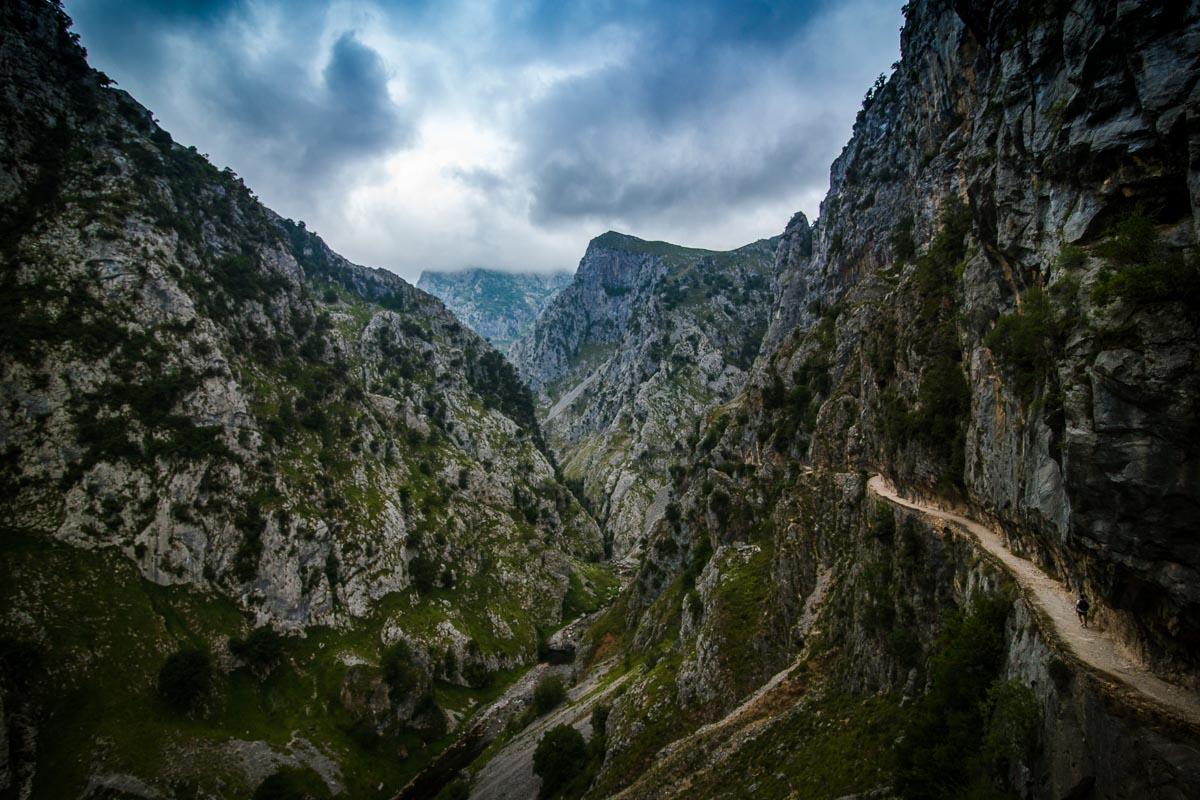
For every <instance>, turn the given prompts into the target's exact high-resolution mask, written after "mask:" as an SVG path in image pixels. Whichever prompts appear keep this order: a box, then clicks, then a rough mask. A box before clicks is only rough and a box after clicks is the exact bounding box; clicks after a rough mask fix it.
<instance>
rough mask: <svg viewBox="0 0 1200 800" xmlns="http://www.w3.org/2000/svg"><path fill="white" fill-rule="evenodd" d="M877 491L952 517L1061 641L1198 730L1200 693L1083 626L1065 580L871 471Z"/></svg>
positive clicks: (989, 532)
mask: <svg viewBox="0 0 1200 800" xmlns="http://www.w3.org/2000/svg"><path fill="white" fill-rule="evenodd" d="M867 486H868V489H869V490H870V491H871V492H872V493H874V494H875V495H877V496H879V497H881V498H883V499H884V500H887V501H888V502H891V503H893V504H895V505H898V506H902V507H904V508H908V509H912V510H913V511H917V512H919V513H921V514H925V515H927V516H930V517H933V518H936V519H940V520H942V521H944V522H948V523H950V524H952V525H954V526H955V527H957V528H959V529H960V530H962V531H966V532H967V533H968V534H970V536H971V538H972V539H973V540H974V542H975V543H976V544H978V545H979V546H980V547H982V548H983V550H984V551H986V552H987V553H988V554H989V555H990V556H991V557H992V558H993V559H994V560H995V561H997V562H998V563H999V564H1000V565H1001V566H1003V567H1004V569H1006V570H1007V571H1008V572H1009V574H1011V575H1012V577H1013V578H1014V579H1015V580H1016V581H1017V583H1018V584H1019V585H1020V586H1021V589H1022V592H1023V594H1024V596H1025V599H1026V601H1027V602H1029V603H1030V605H1031V606H1032V607H1033V610H1034V611H1035V613H1037V614H1038V615H1040V616H1041V618H1042V619H1043V620H1045V621H1047V622H1049V623H1050V624H1051V625H1052V626H1053V632H1054V636H1055V638H1056V639H1057V641H1058V643H1059V644H1060V645H1061V646H1062V647H1064V648H1066V649H1067V650H1069V651H1070V653H1071V654H1072V655H1073V656H1074V657H1075V658H1076V659H1078V660H1079V661H1080V662H1081V663H1083V664H1084V665H1085V666H1087V667H1088V668H1090V669H1091V670H1092V671H1093V672H1096V673H1099V674H1101V675H1102V676H1104V677H1105V678H1108V679H1109V680H1111V681H1115V682H1116V683H1117V684H1119V686H1120V687H1121V688H1123V689H1125V690H1126V694H1127V695H1128V698H1129V700H1131V701H1133V702H1137V701H1139V700H1140V701H1141V704H1143V705H1149V706H1152V707H1154V708H1156V709H1157V710H1158V711H1159V712H1161V713H1164V714H1165V715H1166V716H1167V717H1169V718H1175V719H1178V720H1180V721H1182V722H1184V723H1185V724H1187V725H1188V726H1189V727H1191V728H1192V729H1193V730H1200V696H1197V695H1196V693H1195V692H1192V691H1190V690H1188V689H1186V688H1184V687H1182V686H1179V685H1176V684H1174V683H1171V682H1169V681H1166V680H1164V679H1162V678H1160V677H1158V676H1157V675H1155V674H1153V673H1152V672H1150V671H1149V670H1147V669H1145V668H1143V667H1140V666H1138V665H1137V664H1136V663H1135V662H1134V661H1133V659H1132V658H1130V657H1129V656H1127V655H1126V654H1125V653H1124V651H1123V649H1122V647H1121V645H1120V644H1119V642H1118V641H1117V639H1116V638H1115V637H1114V636H1113V635H1112V634H1111V633H1109V632H1107V631H1105V630H1103V629H1101V628H1097V627H1088V628H1084V627H1083V626H1082V625H1080V623H1079V620H1078V618H1077V617H1076V615H1075V600H1074V597H1073V596H1072V595H1071V593H1070V592H1069V591H1068V590H1067V588H1066V587H1064V586H1063V585H1062V584H1061V583H1059V582H1058V581H1056V580H1054V579H1053V578H1051V577H1050V576H1049V575H1047V574H1046V573H1045V572H1043V571H1042V570H1041V569H1040V568H1039V567H1038V566H1037V565H1036V564H1034V563H1033V562H1032V561H1029V560H1028V559H1025V558H1022V557H1020V556H1018V555H1016V554H1014V553H1013V552H1012V551H1010V550H1009V549H1008V548H1007V547H1006V546H1005V544H1004V539H1003V537H1002V536H1001V535H1000V534H999V533H997V532H996V531H995V530H993V529H992V528H990V527H988V526H986V525H984V524H982V523H980V522H976V521H975V520H972V519H968V518H967V517H964V516H962V515H961V514H957V513H955V512H953V511H947V510H946V509H943V508H938V507H937V506H933V505H929V504H928V503H925V502H921V501H915V500H910V499H908V498H905V497H902V496H901V495H900V494H899V492H897V491H896V489H895V488H894V487H893V486H891V485H890V484H889V483H888V482H887V481H886V480H885V479H884V478H883V477H882V476H880V475H875V476H873V477H872V478H871V479H870V481H869V482H868V484H867Z"/></svg>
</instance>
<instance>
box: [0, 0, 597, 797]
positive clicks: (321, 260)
mask: <svg viewBox="0 0 1200 800" xmlns="http://www.w3.org/2000/svg"><path fill="white" fill-rule="evenodd" d="M0 16H2V26H3V29H4V31H5V34H4V36H3V38H2V40H0V75H3V76H4V77H3V83H2V84H0V208H2V211H0V260H2V261H3V276H2V278H0V280H2V285H0V303H2V304H3V307H2V309H0V343H2V344H0V348H2V351H0V371H2V373H3V375H2V378H0V393H2V395H3V403H2V404H0V449H2V452H3V459H2V467H0V470H2V472H0V475H2V477H0V506H2V508H0V511H2V513H3V515H4V517H5V520H4V533H3V535H2V537H0V541H2V542H3V544H2V545H0V547H2V548H3V557H2V558H0V575H2V579H0V663H2V664H3V668H2V669H0V675H2V677H0V709H2V713H3V720H4V726H3V728H2V729H0V731H2V732H3V734H4V735H3V737H0V793H2V794H4V795H5V796H7V795H8V794H10V793H11V794H12V795H13V796H21V797H29V796H32V797H66V796H81V795H82V794H84V793H85V788H87V787H91V788H90V789H88V791H89V792H91V793H92V794H90V795H89V796H115V795H110V794H106V793H105V792H108V791H110V790H111V791H113V792H117V793H119V794H120V795H121V796H123V797H126V796H147V797H150V796H168V795H170V796H193V795H195V796H248V795H249V794H250V793H251V791H252V790H253V789H254V788H255V786H256V785H257V784H258V783H259V782H260V781H261V780H262V779H263V778H264V777H265V776H266V775H267V774H268V773H271V772H273V771H275V770H276V769H277V768H284V767H288V766H289V765H292V766H294V767H295V768H296V770H298V771H297V772H295V773H287V774H285V775H284V777H283V778H279V779H277V780H278V781H283V782H287V781H292V782H301V783H302V782H304V781H312V780H316V781H317V784H316V785H317V786H321V785H324V786H325V790H333V789H339V788H342V789H346V790H347V791H348V792H349V793H350V794H351V795H353V796H355V797H368V796H373V795H375V794H381V795H386V794H388V793H389V791H394V790H395V789H396V788H397V787H398V786H399V785H401V784H402V782H403V780H404V779H405V776H407V775H408V774H411V773H412V772H413V771H414V770H415V769H416V768H417V767H418V766H419V765H420V764H421V763H422V762H423V761H425V760H426V759H427V756H428V754H429V752H430V751H431V748H434V747H436V746H437V743H438V742H439V741H441V740H444V737H445V735H446V732H447V730H448V728H449V727H450V726H451V725H452V724H453V723H454V721H455V720H456V719H457V718H458V717H460V716H461V714H462V713H463V711H464V710H465V709H466V707H467V706H468V705H469V704H471V703H473V702H474V701H475V699H476V698H478V697H481V696H484V695H486V694H487V693H488V692H489V691H493V690H491V689H489V688H488V686H489V685H490V684H491V683H492V682H493V677H492V676H493V675H495V674H497V672H498V671H504V670H511V669H513V668H515V667H518V666H520V665H523V664H527V663H529V662H531V661H532V660H533V659H534V658H535V657H536V654H537V649H538V642H539V636H540V631H542V630H545V629H550V628H553V627H556V626H557V625H559V624H560V622H561V621H562V619H563V617H564V616H565V615H570V614H578V613H580V612H581V611H583V610H585V609H590V608H592V607H593V606H594V603H595V602H596V601H595V595H596V593H598V592H600V591H601V590H602V589H603V588H604V587H606V586H607V585H608V584H609V583H610V579H609V578H608V576H607V574H606V573H605V571H604V569H603V568H601V567H600V566H598V565H596V564H594V563H592V562H594V561H595V560H596V559H598V558H599V557H600V555H601V553H602V548H601V537H600V534H599V531H598V528H597V527H596V525H595V523H594V522H593V521H592V519H591V518H590V517H589V516H588V514H587V513H586V512H585V511H584V510H583V509H582V508H581V507H580V505H579V504H578V503H577V502H576V500H575V499H574V497H573V495H572V494H571V493H570V492H569V491H567V490H566V489H565V488H564V487H563V486H562V485H561V484H560V483H559V482H558V481H557V480H556V479H555V471H554V469H553V467H552V464H551V462H550V461H549V460H548V458H547V456H546V454H545V453H544V451H543V448H542V444H541V441H540V434H539V431H538V426H537V421H536V419H535V418H534V414H533V406H532V403H531V400H530V397H529V394H528V392H527V390H526V389H525V388H524V387H523V386H522V385H521V384H520V382H519V381H518V380H517V378H516V375H515V373H514V372H513V371H512V369H511V367H509V366H508V364H507V362H505V361H504V359H503V358H502V356H500V355H499V354H498V353H497V352H496V351H495V350H493V349H492V348H491V347H489V346H488V345H487V344H486V343H485V342H483V341H482V340H481V339H479V338H478V337H477V336H476V335H475V334H473V333H471V332H470V331H467V330H465V329H463V328H462V327H461V325H460V324H459V323H458V322H457V321H456V320H455V319H454V318H453V316H452V315H450V314H449V313H448V312H447V311H446V310H445V309H444V308H443V306H442V305H441V303H440V302H438V301H437V300H435V299H433V298H431V297H429V296H428V295H426V294H424V293H423V292H420V291H418V290H416V289H414V288H412V287H411V286H409V285H408V284H406V283H405V282H404V281H402V280H400V279H399V278H398V277H396V276H394V275H392V274H390V273H387V272H382V271H377V270H368V269H364V268H362V267H357V266H355V265H353V264H350V263H348V262H347V261H345V260H344V259H342V258H341V257H339V256H337V255H336V254H334V253H332V252H331V251H330V250H329V249H328V248H327V247H326V246H325V244H324V243H323V242H322V241H321V240H320V239H319V238H318V237H317V236H316V235H315V234H313V233H312V232H310V231H307V230H306V229H305V227H304V224H303V223H293V222H292V221H290V220H284V219H280V218H279V217H278V216H276V215H275V214H273V213H272V212H271V211H269V210H268V209H266V208H264V207H263V206H262V205H260V204H259V203H258V202H257V201H256V199H255V198H254V197H253V196H252V194H251V193H250V192H249V191H248V190H247V188H246V187H245V186H244V185H243V184H242V182H241V181H240V180H239V179H238V178H237V177H236V176H235V175H234V174H233V173H231V172H229V171H227V170H226V171H220V170H218V169H216V168H215V167H213V166H212V165H211V164H209V163H208V162H207V161H206V160H205V159H204V158H202V157H201V156H200V155H198V154H197V153H196V151H195V149H194V148H187V147H184V146H182V145H180V144H177V143H175V142H174V141H172V139H171V137H170V135H169V134H168V133H167V132H165V131H163V130H162V129H161V128H159V127H158V126H157V125H156V124H155V122H154V120H153V118H152V117H151V115H150V113H149V112H148V111H146V109H144V108H142V107H141V106H140V105H138V104H137V103H136V102H135V101H134V100H132V99H131V98H130V97H129V96H128V95H127V94H126V93H124V92H122V91H119V90H117V89H115V88H107V84H108V81H107V79H106V78H105V77H104V76H102V75H101V74H99V73H96V72H93V71H92V70H91V69H90V68H88V66H87V64H86V62H85V60H84V54H83V52H82V51H81V49H80V48H79V47H78V45H77V43H76V42H75V41H74V40H73V39H74V37H73V36H72V35H70V34H69V33H68V30H67V24H68V20H67V19H66V17H65V15H64V14H63V13H62V12H61V11H60V10H58V9H57V8H56V7H55V6H54V5H52V4H50V3H46V2H35V1H34V0H25V1H23V2H11V3H6V4H4V6H3V10H2V11H0ZM256 626H257V627H256ZM252 630H253V631H254V633H253V634H251V632H252ZM300 633H303V634H304V635H303V638H301V637H300V636H297V635H293V634H300ZM283 634H286V635H283ZM173 653H174V654H176V657H175V658H172V659H169V658H168V657H169V656H172V654H173ZM164 665H167V666H166V667H165V669H164ZM160 669H163V670H164V671H162V672H160ZM501 677H502V675H501ZM304 770H308V772H305V771H304ZM312 770H315V771H316V773H319V775H320V778H319V779H318V778H316V777H315V776H314V775H313V774H312V772H311V771H312ZM105 787H109V788H105Z"/></svg>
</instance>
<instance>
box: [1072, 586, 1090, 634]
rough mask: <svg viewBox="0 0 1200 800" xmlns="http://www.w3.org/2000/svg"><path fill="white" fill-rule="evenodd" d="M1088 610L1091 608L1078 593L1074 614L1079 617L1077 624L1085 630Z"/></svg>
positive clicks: (1085, 599) (1081, 594)
mask: <svg viewBox="0 0 1200 800" xmlns="http://www.w3.org/2000/svg"><path fill="white" fill-rule="evenodd" d="M1090 608H1091V606H1090V605H1088V601H1087V598H1086V597H1084V596H1083V593H1082V592H1080V594H1079V600H1078V601H1077V602H1076V603H1075V613H1076V614H1078V615H1079V623H1080V624H1081V625H1083V627H1085V628H1086V627H1087V615H1088V609H1090Z"/></svg>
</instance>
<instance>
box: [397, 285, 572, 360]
mask: <svg viewBox="0 0 1200 800" xmlns="http://www.w3.org/2000/svg"><path fill="white" fill-rule="evenodd" d="M570 282H571V273H569V272H506V271H503V270H497V269H478V268H477V269H464V270H461V271H459V272H433V271H430V270H426V271H424V272H422V273H421V277H420V279H419V280H418V281H417V288H418V289H423V290H424V291H426V292H429V293H430V294H431V295H433V296H434V297H436V298H438V299H439V300H441V301H442V302H443V303H445V304H446V308H448V309H450V311H452V312H453V313H454V316H456V317H458V318H459V319H460V320H462V322H463V323H464V324H465V325H466V326H467V327H468V328H470V329H471V330H473V331H475V332H476V333H478V334H479V335H480V336H482V337H483V338H485V339H487V340H488V342H490V343H491V345H492V346H493V347H495V348H497V349H498V350H500V351H501V352H506V351H507V350H508V348H509V347H510V346H511V345H512V343H513V342H514V341H516V340H517V339H518V338H520V336H521V335H522V334H524V333H525V331H527V330H528V329H529V328H530V326H532V325H533V321H534V320H535V319H537V316H538V314H540V313H542V310H543V309H545V308H546V306H547V305H549V304H550V301H551V300H553V299H554V298H555V296H556V295H557V294H558V293H559V292H560V291H562V289H563V288H564V287H565V286H567V285H568V284H570Z"/></svg>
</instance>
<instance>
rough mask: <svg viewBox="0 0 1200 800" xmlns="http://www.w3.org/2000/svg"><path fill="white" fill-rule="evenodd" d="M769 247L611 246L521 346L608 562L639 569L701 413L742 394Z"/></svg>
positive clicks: (754, 345) (608, 241) (516, 355)
mask: <svg viewBox="0 0 1200 800" xmlns="http://www.w3.org/2000/svg"><path fill="white" fill-rule="evenodd" d="M775 243H776V242H775V240H764V241H760V242H755V243H754V244H750V245H747V246H745V247H742V248H739V249H737V250H732V251H729V252H724V253H722V252H712V251H707V250H697V249H694V248H686V247H680V246H677V245H672V244H667V243H665V242H646V241H643V240H641V239H637V238H635V237H632V236H626V235H623V234H619V233H614V232H609V233H606V234H604V235H603V236H599V237H597V238H596V239H593V240H592V242H591V244H589V245H588V249H587V253H586V254H585V255H584V257H583V259H582V260H581V261H580V262H579V269H578V271H577V272H576V273H575V279H574V281H573V282H572V283H571V285H570V286H568V287H567V288H566V289H564V290H563V291H562V293H561V294H560V295H559V296H558V297H557V298H555V300H554V301H553V302H552V303H551V304H550V306H549V307H548V308H547V309H546V311H545V312H543V314H542V315H541V316H540V317H539V318H538V320H537V322H536V323H535V325H534V326H533V328H532V329H531V330H530V331H529V332H528V333H527V334H526V335H525V336H524V337H523V338H522V339H520V340H519V341H518V342H517V343H516V344H514V345H513V348H512V351H511V353H510V357H511V358H512V360H513V363H514V364H515V365H516V368H517V371H518V372H519V373H520V374H521V375H522V377H523V378H525V380H526V381H527V382H528V383H529V385H530V386H531V387H532V388H533V390H534V391H535V392H536V393H537V398H538V408H539V411H538V414H539V418H540V419H541V422H542V425H543V427H544V429H545V431H546V435H547V437H548V440H549V443H550V446H551V447H552V448H553V449H554V451H555V453H556V454H557V455H558V458H559V462H560V463H561V465H562V471H563V474H564V476H565V477H566V478H567V479H568V480H573V481H577V482H578V483H579V485H580V486H581V488H582V492H583V494H584V495H585V496H586V497H587V498H588V499H589V500H590V501H591V503H592V505H593V508H594V509H595V510H596V512H597V515H598V518H599V519H601V520H603V522H604V525H605V528H606V531H607V534H608V536H609V537H611V553H612V555H613V557H614V558H616V559H618V560H626V561H628V562H634V561H636V557H637V555H638V553H639V551H640V546H641V543H642V541H643V539H644V537H645V535H646V532H647V531H648V530H649V529H650V527H651V526H652V525H653V524H654V523H655V522H656V521H657V520H658V519H660V518H661V517H662V515H663V514H664V513H665V510H666V492H665V487H666V486H667V484H668V483H669V476H668V469H669V467H670V466H671V465H673V464H676V463H677V462H678V461H680V460H681V459H682V458H683V457H685V455H686V453H687V452H688V448H689V447H690V444H689V440H690V439H694V438H695V436H696V426H697V423H698V422H699V420H700V419H701V417H702V416H703V415H704V413H705V412H706V411H707V410H708V409H710V408H712V407H713V406H714V405H716V404H718V403H721V402H724V401H725V400H728V399H729V398H731V397H732V396H733V395H734V394H735V393H736V392H737V391H739V390H740V389H741V388H742V386H743V384H744V382H745V379H746V374H747V372H746V371H747V369H748V368H749V366H750V364H751V362H752V361H753V359H754V356H755V355H756V354H757V353H758V347H759V342H760V341H761V339H762V336H763V332H764V331H765V329H766V320H767V310H768V308H769V303H770V290H771V281H772V278H773V272H772V270H773V267H774V253H775Z"/></svg>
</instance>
